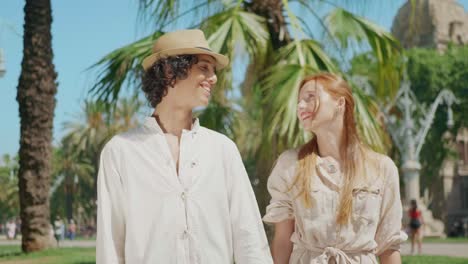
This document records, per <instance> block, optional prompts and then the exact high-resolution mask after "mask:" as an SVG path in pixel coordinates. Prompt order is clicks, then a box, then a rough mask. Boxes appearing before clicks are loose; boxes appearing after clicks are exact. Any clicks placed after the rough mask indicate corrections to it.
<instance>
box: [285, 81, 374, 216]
mask: <svg viewBox="0 0 468 264" xmlns="http://www.w3.org/2000/svg"><path fill="white" fill-rule="evenodd" d="M310 81H315V83H316V85H317V83H320V84H321V85H322V87H323V88H324V89H325V91H326V92H327V93H329V94H330V95H331V96H332V97H333V98H335V99H337V98H339V97H343V98H344V100H345V110H344V118H343V134H342V145H341V146H339V148H340V156H341V157H342V163H343V164H342V168H343V172H344V181H343V187H342V189H341V190H340V194H341V196H340V206H339V210H338V214H337V218H336V221H337V223H338V224H346V223H348V222H349V219H350V216H351V212H352V208H353V189H354V186H356V185H357V183H358V181H359V180H361V179H362V177H363V176H365V175H364V174H363V172H364V171H363V170H361V168H363V166H362V164H363V160H364V155H365V154H366V152H367V151H366V149H367V148H366V147H365V146H364V145H363V144H362V143H361V141H360V139H359V136H358V131H357V128H356V122H355V119H354V99H353V95H352V92H351V88H350V86H349V85H348V83H346V81H345V80H343V79H342V78H341V77H339V76H337V75H334V74H331V73H319V74H315V75H312V76H308V77H306V78H305V79H304V80H303V81H302V82H301V84H300V86H299V90H300V89H302V87H303V86H304V85H305V84H306V83H308V82H310ZM316 98H318V96H317V97H316ZM316 100H318V99H316ZM319 105H320V102H319V101H318V102H317V103H316V106H319ZM317 155H318V143H317V137H315V136H314V137H313V138H312V139H311V140H310V141H309V142H307V143H306V144H304V145H303V146H302V147H301V148H300V149H299V154H298V164H297V171H296V177H295V180H294V181H293V184H292V186H291V187H293V186H297V187H299V188H298V189H299V192H298V194H297V197H301V198H302V200H303V202H304V205H305V206H306V207H309V208H310V207H313V206H315V204H314V201H313V200H312V199H311V196H310V193H311V192H310V191H311V186H312V185H313V183H312V182H311V181H312V178H313V176H314V175H315V173H316V169H315V165H316V161H317ZM358 170H359V173H358Z"/></svg>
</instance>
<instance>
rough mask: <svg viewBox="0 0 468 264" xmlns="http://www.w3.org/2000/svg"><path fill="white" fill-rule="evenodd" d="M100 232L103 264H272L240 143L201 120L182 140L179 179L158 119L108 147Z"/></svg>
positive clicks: (100, 199) (101, 169) (100, 188)
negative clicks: (236, 143)
mask: <svg viewBox="0 0 468 264" xmlns="http://www.w3.org/2000/svg"><path fill="white" fill-rule="evenodd" d="M97 228H98V229H97V245H96V251H97V253H96V255H97V256H96V258H97V263H98V264H102V263H127V264H134V263H135V264H141V263H163V264H171V263H177V264H180V263H187V264H188V263H190V264H192V263H194V264H196V263H202V264H209V263H213V264H224V263H233V262H234V261H235V262H236V264H243V263H272V259H271V255H270V251H269V247H268V242H267V239H266V235H265V231H264V229H263V224H262V222H261V218H260V213H259V210H258V206H257V201H256V199H255V195H254V193H253V190H252V187H251V185H250V181H249V178H248V175H247V173H246V171H245V168H244V165H243V163H242V159H241V156H240V154H239V151H238V149H237V147H236V145H235V144H234V142H232V141H231V140H230V139H229V138H227V137H226V136H224V135H222V134H220V133H217V132H215V131H212V130H209V129H207V128H204V127H201V126H200V125H199V122H198V120H196V121H195V123H194V124H193V127H192V129H191V130H190V131H188V130H184V131H183V133H182V136H181V138H180V156H179V171H178V173H177V171H176V165H175V162H174V160H173V158H172V156H171V153H170V150H169V146H168V144H167V141H166V139H165V135H164V132H163V131H162V129H161V128H160V127H159V125H158V123H157V122H156V120H155V119H154V118H152V117H147V118H146V119H145V122H144V124H143V125H142V126H140V127H138V128H136V129H133V130H131V131H129V132H127V133H123V134H119V135H117V136H115V137H113V138H112V139H111V140H110V141H109V142H108V143H107V144H106V146H105V147H104V149H103V151H102V153H101V160H100V166H99V175H98V227H97Z"/></svg>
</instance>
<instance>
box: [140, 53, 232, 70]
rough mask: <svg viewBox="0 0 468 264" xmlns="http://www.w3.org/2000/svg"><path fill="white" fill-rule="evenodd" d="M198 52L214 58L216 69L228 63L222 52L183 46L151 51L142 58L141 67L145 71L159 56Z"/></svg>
mask: <svg viewBox="0 0 468 264" xmlns="http://www.w3.org/2000/svg"><path fill="white" fill-rule="evenodd" d="M198 54H206V55H210V56H212V57H213V58H215V60H216V69H217V70H219V69H222V68H224V67H226V66H227V65H228V64H229V58H228V57H227V56H224V55H222V54H219V53H216V52H213V51H210V50H205V49H202V48H183V49H168V50H164V51H161V52H158V53H153V54H151V55H150V56H148V57H146V58H145V59H144V60H143V62H142V65H143V69H145V71H146V70H147V69H148V68H149V67H151V66H152V65H153V64H154V63H155V62H156V61H158V60H159V59H161V58H165V57H168V56H175V55H198Z"/></svg>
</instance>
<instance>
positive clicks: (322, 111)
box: [297, 80, 338, 133]
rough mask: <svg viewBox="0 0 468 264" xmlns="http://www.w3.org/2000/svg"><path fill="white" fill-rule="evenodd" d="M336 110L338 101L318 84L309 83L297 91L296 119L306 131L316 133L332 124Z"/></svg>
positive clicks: (313, 81)
mask: <svg viewBox="0 0 468 264" xmlns="http://www.w3.org/2000/svg"><path fill="white" fill-rule="evenodd" d="M337 110H338V100H335V99H334V98H332V96H331V95H330V94H329V93H328V92H326V91H325V89H324V88H323V86H322V84H321V83H320V82H316V81H315V80H312V81H309V82H307V83H305V84H304V85H303V86H302V88H301V90H300V91H299V98H298V104H297V117H298V118H299V122H300V124H301V125H302V127H303V128H304V129H305V130H306V131H309V132H313V133H316V132H317V130H319V129H321V128H324V127H327V126H330V125H331V124H333V122H334V121H335V120H336V116H337Z"/></svg>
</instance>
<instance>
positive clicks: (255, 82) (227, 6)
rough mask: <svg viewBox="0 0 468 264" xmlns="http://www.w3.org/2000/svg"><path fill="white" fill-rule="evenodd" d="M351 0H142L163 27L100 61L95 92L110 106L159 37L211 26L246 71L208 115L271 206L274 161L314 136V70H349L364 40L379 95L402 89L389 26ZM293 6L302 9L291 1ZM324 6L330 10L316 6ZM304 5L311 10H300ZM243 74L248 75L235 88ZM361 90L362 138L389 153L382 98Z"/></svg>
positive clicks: (227, 76)
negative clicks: (307, 97) (302, 87)
mask: <svg viewBox="0 0 468 264" xmlns="http://www.w3.org/2000/svg"><path fill="white" fill-rule="evenodd" d="M347 2H349V1H346V0H343V1H331V0H330V1H322V0H315V1H312V0H310V1H306V0H297V1H287V0H252V1H221V0H204V1H202V0H197V1H193V4H192V5H191V6H190V7H189V8H188V9H187V8H185V9H183V10H182V8H183V7H185V6H186V5H185V4H184V3H185V2H184V1H180V0H179V1H178V0H171V1H155V0H140V11H141V14H142V18H143V20H144V21H146V22H151V24H154V25H155V32H154V33H153V34H151V35H149V36H147V37H144V38H142V39H140V40H138V41H136V42H134V43H130V44H129V45H127V46H124V47H122V48H119V49H117V50H114V51H113V52H111V53H109V54H108V55H106V56H105V57H104V58H103V59H102V60H100V61H99V62H97V63H96V64H95V65H94V67H99V69H100V71H99V74H98V80H97V82H96V85H95V86H94V87H93V88H92V90H91V92H92V93H93V95H94V96H95V97H96V98H97V99H99V100H104V101H107V102H111V103H112V102H115V100H117V98H118V95H119V92H120V90H121V88H122V86H123V85H124V84H126V81H128V83H131V84H133V85H134V86H135V87H139V85H140V83H139V81H140V77H141V75H142V67H141V66H140V65H141V61H142V59H143V58H144V57H145V56H147V55H148V54H149V53H150V52H151V45H152V42H153V41H154V39H156V38H157V37H158V36H160V34H162V33H163V30H164V29H166V28H167V27H168V25H170V24H171V23H174V22H177V21H180V20H184V19H185V20H186V17H187V16H189V15H191V16H192V17H193V18H194V19H193V20H194V21H193V24H192V25H193V26H194V27H200V28H202V29H203V30H204V32H205V33H206V34H207V35H208V41H209V43H210V46H211V47H212V48H213V49H214V50H215V51H217V52H220V53H223V54H227V55H228V56H229V57H230V59H231V62H232V63H231V65H232V64H238V63H240V64H242V63H243V64H247V65H248V67H247V72H246V73H245V74H243V73H242V75H243V76H233V74H235V73H233V72H232V69H231V68H228V69H226V70H225V71H223V72H222V73H221V74H220V76H219V81H218V85H217V90H216V93H215V94H214V96H213V100H212V103H211V105H210V106H209V107H208V108H207V109H206V110H205V112H203V114H202V115H201V119H202V120H201V121H202V123H203V124H208V127H210V128H213V129H216V130H219V131H225V132H228V134H229V135H230V136H232V137H233V138H234V139H235V140H236V142H237V144H238V145H239V146H240V149H241V151H242V152H243V156H244V158H245V159H246V161H247V163H248V164H254V165H253V166H251V167H250V172H251V175H254V176H255V178H256V180H255V182H254V183H258V185H257V186H258V190H257V198H258V199H259V204H260V207H261V208H264V204H265V203H266V200H265V199H266V197H267V195H266V194H265V193H264V192H265V185H266V184H265V180H266V176H267V175H268V171H269V169H270V168H271V165H272V162H273V160H274V159H275V158H276V157H277V155H278V153H279V152H281V151H283V150H284V149H285V148H288V147H291V146H297V145H298V144H301V143H302V142H304V141H305V140H306V139H307V135H305V134H303V133H300V130H299V126H298V122H297V118H296V106H295V104H296V100H297V86H298V85H299V83H300V81H301V80H302V79H303V78H304V77H305V76H306V75H308V74H311V73H314V72H317V71H330V72H337V73H340V72H341V73H344V71H345V70H344V69H343V68H342V67H340V65H344V64H346V59H345V56H344V55H342V54H344V53H345V51H347V50H349V48H350V47H352V46H355V45H356V44H364V45H368V46H369V47H370V49H371V52H372V55H373V57H374V58H375V60H376V62H377V64H376V65H377V69H376V76H377V79H378V86H377V88H376V90H377V91H379V92H381V93H376V94H384V95H385V96H387V95H388V94H390V95H391V94H393V93H394V92H395V91H396V89H397V87H398V80H399V76H400V73H399V72H398V70H397V69H396V68H395V67H393V65H394V62H395V61H397V60H398V59H399V56H400V47H399V44H398V42H397V41H396V40H395V39H394V38H393V37H392V36H391V34H390V33H388V32H386V31H385V30H383V29H381V28H380V27H378V26H377V25H375V24H373V23H371V22H369V21H368V20H366V19H364V18H363V17H360V16H357V15H354V14H352V13H351V12H348V11H346V10H345V9H343V8H341V7H340V6H339V5H338V3H347ZM293 3H294V4H295V5H296V7H297V8H296V9H293V8H291V7H290V4H293ZM360 3H362V4H365V3H367V1H363V2H360ZM324 5H325V6H327V7H328V8H316V7H320V6H324ZM298 9H300V10H301V12H303V13H304V12H305V15H304V14H303V15H302V16H299V15H298V14H296V13H295V10H298ZM330 9H331V11H330V12H328V13H326V14H323V12H322V13H320V12H321V10H330ZM303 17H307V18H311V19H312V20H314V21H316V22H317V23H318V24H319V25H320V26H321V27H322V29H323V30H322V31H323V34H324V36H325V37H324V38H322V39H316V38H315V37H314V34H313V33H312V32H311V30H310V29H309V22H310V20H311V19H308V20H305V19H303ZM325 46H326V47H327V48H326V49H325V48H324V47H325ZM331 55H333V56H331ZM235 77H237V78H235ZM235 79H242V80H243V82H242V83H241V84H240V85H234V80H235ZM350 81H352V80H351V79H350ZM354 88H355V89H354V94H355V98H356V101H357V106H358V107H357V114H358V121H359V131H360V132H361V136H362V137H363V139H364V141H366V142H368V143H369V144H370V145H371V146H373V147H374V148H375V149H376V150H379V151H385V150H386V148H387V147H388V145H386V143H388V141H386V140H385V139H386V136H385V133H384V131H383V130H382V129H381V126H380V124H379V122H378V120H377V119H376V118H375V116H376V114H377V108H376V107H375V106H376V104H375V102H374V101H373V99H372V98H370V97H369V95H368V94H366V93H364V92H363V91H361V89H360V87H358V86H354ZM382 91H383V92H382ZM236 95H237V96H236ZM214 109H222V111H214ZM223 113H224V114H223ZM226 128H229V129H226Z"/></svg>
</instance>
